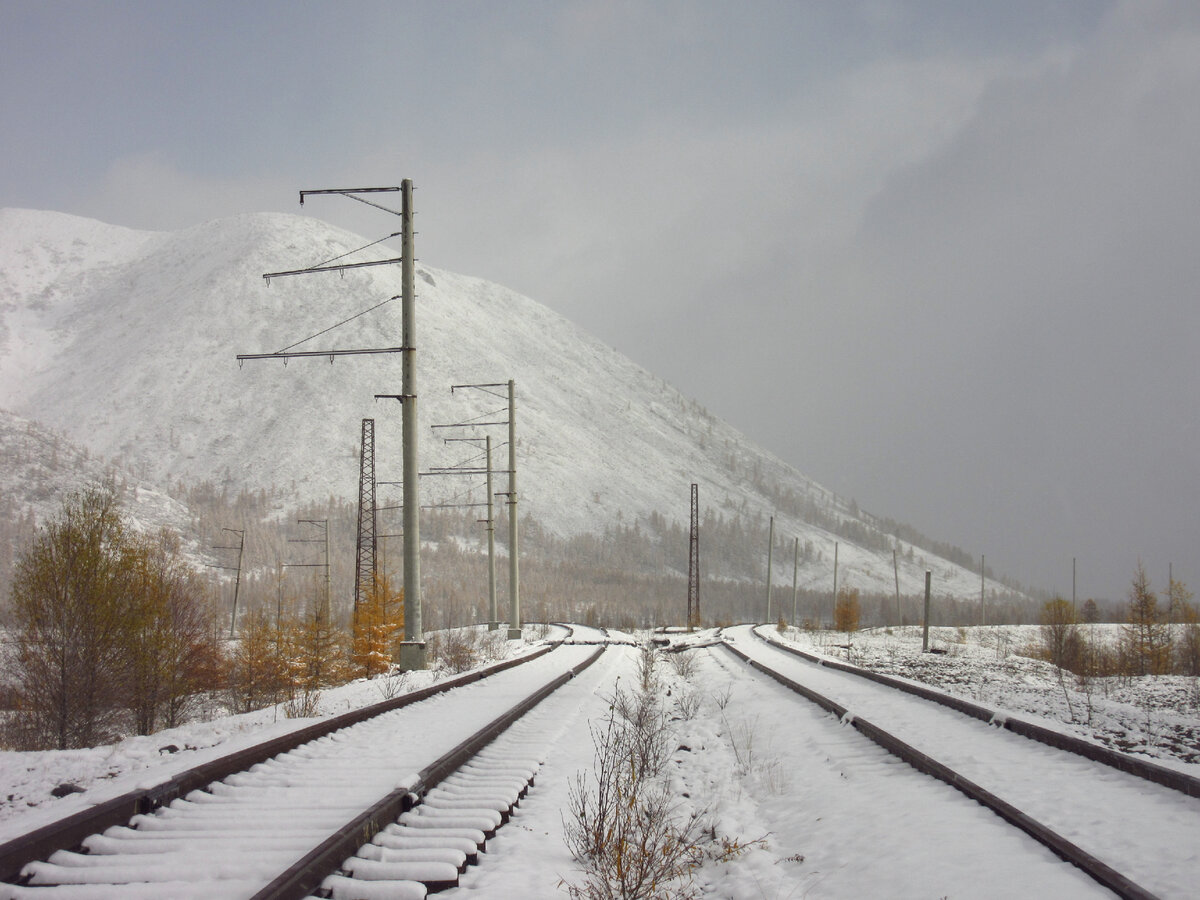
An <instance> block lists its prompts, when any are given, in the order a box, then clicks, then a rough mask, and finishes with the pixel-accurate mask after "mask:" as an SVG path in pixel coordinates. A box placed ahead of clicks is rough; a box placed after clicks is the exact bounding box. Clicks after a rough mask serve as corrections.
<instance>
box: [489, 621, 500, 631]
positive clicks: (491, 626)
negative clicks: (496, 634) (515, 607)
mask: <svg viewBox="0 0 1200 900" xmlns="http://www.w3.org/2000/svg"><path fill="white" fill-rule="evenodd" d="M499 629H500V623H499V622H488V631H498V630H499Z"/></svg>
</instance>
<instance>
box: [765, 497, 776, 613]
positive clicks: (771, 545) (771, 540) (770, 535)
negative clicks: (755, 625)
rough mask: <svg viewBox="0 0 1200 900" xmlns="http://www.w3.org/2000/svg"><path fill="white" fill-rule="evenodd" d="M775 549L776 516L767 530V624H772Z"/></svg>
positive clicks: (772, 517) (772, 518)
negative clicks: (772, 563)
mask: <svg viewBox="0 0 1200 900" xmlns="http://www.w3.org/2000/svg"><path fill="white" fill-rule="evenodd" d="M774 550H775V517H774V516H771V525H770V528H769V529H768V531H767V620H766V621H767V624H768V625H770V624H771V554H772V553H773V552H774Z"/></svg>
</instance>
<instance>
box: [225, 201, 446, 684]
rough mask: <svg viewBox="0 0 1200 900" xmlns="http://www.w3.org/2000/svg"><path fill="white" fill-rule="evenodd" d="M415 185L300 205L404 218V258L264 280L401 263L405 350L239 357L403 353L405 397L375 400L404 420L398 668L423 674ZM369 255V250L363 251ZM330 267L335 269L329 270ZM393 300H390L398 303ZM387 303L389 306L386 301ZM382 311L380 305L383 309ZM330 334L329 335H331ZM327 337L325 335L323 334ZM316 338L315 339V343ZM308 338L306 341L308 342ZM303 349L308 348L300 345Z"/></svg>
mask: <svg viewBox="0 0 1200 900" xmlns="http://www.w3.org/2000/svg"><path fill="white" fill-rule="evenodd" d="M412 190H413V185H412V180H411V179H408V178H405V179H404V180H403V181H402V182H400V187H374V188H330V189H324V190H311V191H301V192H300V205H301V206H303V205H304V198H305V197H306V196H310V195H316V194H339V195H341V196H343V197H349V198H350V199H351V200H357V201H359V202H360V203H366V204H367V205H368V206H373V207H375V208H376V209H381V210H383V211H384V212H387V213H391V214H392V215H396V216H400V219H401V230H400V231H399V232H397V233H395V234H391V235H388V236H387V237H399V238H400V244H401V249H400V253H401V255H400V256H399V257H395V258H391V259H380V260H370V261H368V262H356V263H338V262H337V260H339V259H342V258H344V257H345V256H348V255H349V254H342V255H341V256H337V257H335V258H334V259H331V260H327V261H326V262H325V263H321V264H319V265H316V266H309V267H308V268H304V269H292V270H289V271H285V272H269V273H266V274H264V275H263V279H264V280H265V281H266V282H267V284H270V283H271V279H272V278H282V277H285V276H288V275H310V274H313V273H315V272H345V271H346V270H347V269H360V268H364V267H366V266H385V265H394V264H395V263H400V280H401V293H400V301H401V305H402V307H403V308H402V318H403V324H402V338H401V340H402V345H401V346H399V347H381V348H361V349H355V350H299V351H298V350H293V349H292V347H295V346H297V344H293V345H292V346H291V347H288V348H286V349H284V350H280V351H278V352H276V353H254V354H239V355H238V360H239V361H241V360H247V359H283V360H285V361H286V360H287V359H289V358H291V357H297V356H312V357H326V358H328V359H329V360H330V361H331V362H332V361H333V358H334V357H337V356H348V355H353V354H363V353H399V354H400V359H401V388H400V389H401V393H400V394H376V395H375V398H376V399H377V400H378V399H380V398H384V397H386V398H388V399H392V400H399V401H400V404H401V415H402V419H403V424H402V427H403V437H402V441H403V456H404V641H403V642H402V643H401V645H400V667H401V668H402V669H404V670H405V671H408V670H411V669H424V668H425V637H424V630H423V627H422V622H421V558H420V547H421V535H420V526H419V512H420V491H419V488H418V479H417V373H416V320H415V313H414V306H415V304H414V299H415V296H416V293H415V289H414V286H413V283H414V277H413V276H414V273H415V262H416V256H415V252H414V240H413V235H414V233H415V232H414V230H413V202H412ZM397 191H398V192H400V194H401V198H402V200H401V208H400V212H397V211H396V210H394V209H388V208H387V207H385V206H381V205H380V204H378V203H376V202H374V201H372V200H367V199H365V198H363V197H362V196H360V195H362V194H376V193H381V192H397ZM387 237H385V238H383V239H382V240H387ZM378 243H380V241H374V242H373V243H372V244H368V245H367V246H368V247H370V246H374V244H378ZM359 249H360V250H365V249H366V247H360V248H359ZM329 263H334V264H333V265H330V264H329ZM394 299H396V298H395V297H391V298H389V300H394ZM383 302H384V303H386V302H389V301H388V300H385V301H383ZM379 305H382V303H381V304H379ZM327 330H328V329H327ZM322 333H323V332H322ZM316 336H317V335H313V337H316ZM310 339H311V338H306V339H305V340H310ZM299 343H304V341H300V342H299Z"/></svg>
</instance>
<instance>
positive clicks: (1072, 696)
mask: <svg viewBox="0 0 1200 900" xmlns="http://www.w3.org/2000/svg"><path fill="white" fill-rule="evenodd" d="M1083 627H1085V628H1089V629H1092V630H1093V637H1094V639H1096V640H1099V641H1107V642H1111V643H1115V642H1116V640H1117V637H1118V633H1119V629H1120V627H1121V626H1119V625H1089V626H1083ZM768 633H770V634H772V635H775V636H777V633H776V632H775V631H774V629H772V630H770V632H768ZM783 637H784V638H786V640H788V641H791V642H793V643H795V644H796V646H798V647H799V648H801V649H804V650H808V651H810V652H815V653H822V654H825V655H828V656H832V657H835V658H836V659H839V660H843V661H849V662H852V663H854V664H856V665H860V666H863V667H865V668H869V669H873V670H875V671H877V672H883V673H885V674H888V675H898V676H901V677H904V678H910V679H912V680H914V681H921V682H924V683H926V684H931V685H934V686H936V687H938V688H941V689H942V690H944V691H947V692H949V693H952V694H957V695H958V696H961V697H965V698H967V699H970V700H974V701H975V702H977V703H981V704H983V705H985V706H989V707H994V708H999V709H1000V710H1002V711H1004V712H1009V713H1012V714H1014V715H1017V716H1022V715H1023V716H1025V717H1026V718H1028V717H1029V716H1031V715H1032V716H1037V717H1042V718H1044V719H1047V720H1049V722H1050V724H1051V725H1053V723H1059V725H1061V726H1062V728H1063V730H1065V731H1068V732H1070V733H1072V734H1075V735H1078V736H1080V737H1084V738H1089V739H1091V740H1095V741H1097V742H1099V743H1101V744H1104V745H1106V746H1109V747H1112V748H1113V749H1116V750H1122V751H1125V752H1127V753H1140V754H1144V755H1146V756H1149V757H1153V758H1154V759H1155V760H1156V761H1158V762H1162V763H1164V764H1167V765H1173V766H1174V767H1175V768H1180V769H1182V770H1184V771H1190V772H1192V773H1193V774H1200V765H1198V764H1200V685H1198V684H1197V679H1195V678H1191V677H1185V676H1179V675H1161V676H1144V677H1139V678H1117V677H1111V678H1097V679H1094V680H1093V683H1092V684H1091V685H1085V684H1084V683H1082V682H1081V681H1080V680H1079V679H1078V678H1076V677H1075V676H1073V675H1071V674H1070V673H1069V672H1068V673H1065V677H1064V678H1063V679H1062V680H1061V681H1060V679H1059V676H1058V671H1057V669H1056V668H1055V667H1054V666H1053V665H1051V664H1050V663H1048V662H1045V661H1043V660H1040V659H1034V658H1032V656H1030V655H1029V654H1030V653H1031V652H1032V649H1031V648H1033V647H1035V646H1036V645H1037V644H1038V643H1039V641H1040V638H1041V631H1040V626H1037V625H994V626H978V627H968V628H931V629H930V646H931V648H932V649H934V650H936V651H938V652H936V653H922V652H921V628H920V627H919V626H915V625H911V626H905V627H902V628H889V629H882V628H879V629H870V630H867V631H860V632H856V633H854V634H851V635H847V634H845V633H842V632H830V631H815V632H806V631H803V630H796V629H788V631H787V633H786V634H785V635H783ZM1182 763H1186V764H1188V765H1181V764H1182Z"/></svg>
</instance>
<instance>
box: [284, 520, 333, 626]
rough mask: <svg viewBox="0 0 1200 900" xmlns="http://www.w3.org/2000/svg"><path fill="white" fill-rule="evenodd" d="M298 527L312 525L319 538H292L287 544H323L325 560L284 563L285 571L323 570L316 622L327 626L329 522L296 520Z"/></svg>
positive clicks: (329, 610)
mask: <svg viewBox="0 0 1200 900" xmlns="http://www.w3.org/2000/svg"><path fill="white" fill-rule="evenodd" d="M296 524H298V525H314V526H316V527H317V528H320V529H321V537H320V538H292V539H291V540H289V541H288V543H289V544H324V546H325V560H324V562H319V563H284V568H286V569H324V570H325V597H324V599H323V600H322V601H321V603H320V605H319V607H318V609H317V616H316V617H317V620H318V621H319V622H323V623H324V624H326V625H328V624H329V622H330V619H331V614H332V609H331V603H330V590H329V520H328V519H297V520H296Z"/></svg>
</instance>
